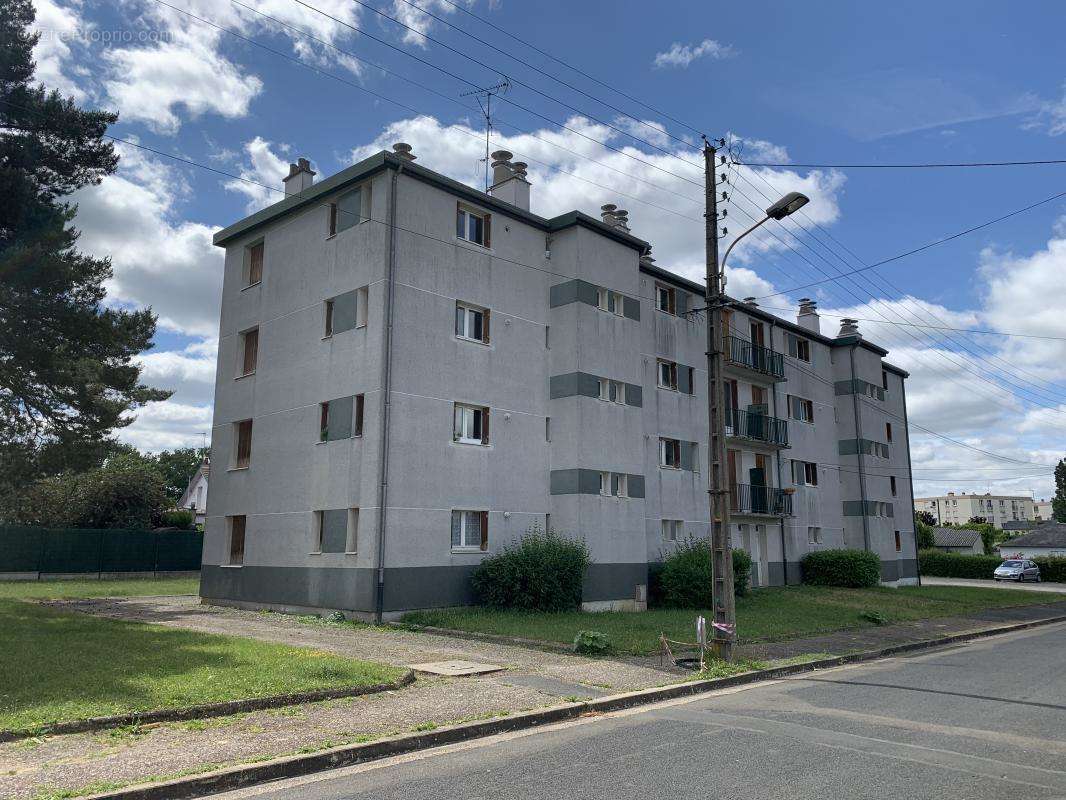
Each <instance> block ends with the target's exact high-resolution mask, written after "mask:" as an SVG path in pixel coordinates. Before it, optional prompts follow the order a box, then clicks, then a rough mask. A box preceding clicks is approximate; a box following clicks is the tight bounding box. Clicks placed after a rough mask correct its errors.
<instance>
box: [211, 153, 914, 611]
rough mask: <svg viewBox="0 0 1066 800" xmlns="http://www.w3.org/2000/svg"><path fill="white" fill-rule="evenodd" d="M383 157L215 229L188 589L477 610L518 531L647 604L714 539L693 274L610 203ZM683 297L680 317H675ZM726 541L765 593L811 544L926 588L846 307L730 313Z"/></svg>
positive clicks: (788, 576) (896, 439)
mask: <svg viewBox="0 0 1066 800" xmlns="http://www.w3.org/2000/svg"><path fill="white" fill-rule="evenodd" d="M394 150H395V152H381V153H378V154H377V155H375V156H372V157H371V158H368V159H367V160H365V161H363V162H361V163H359V164H356V165H354V166H352V167H349V168H347V169H345V170H343V171H341V172H339V173H337V174H336V175H333V176H331V177H329V178H327V179H325V180H323V181H321V182H317V183H316V182H314V180H313V177H314V175H313V173H312V172H311V171H310V166H309V165H308V163H307V162H306V161H304V160H301V161H300V162H299V163H298V164H295V165H293V166H292V168H291V174H290V176H289V177H288V178H287V179H286V190H287V193H288V196H287V197H286V198H285V199H284V200H282V201H280V202H278V203H276V204H274V205H272V206H270V207H269V208H266V209H264V210H262V211H260V212H258V213H256V214H253V215H252V216H250V217H248V218H247V219H244V220H242V221H240V222H238V223H236V224H234V225H232V226H230V227H229V228H226V229H225V230H222V231H220V232H219V233H218V234H217V235H216V236H215V243H216V244H217V245H219V246H221V247H224V248H225V250H226V259H225V279H224V289H223V301H222V317H221V326H220V344H219V357H218V370H217V379H216V392H215V422H214V431H213V437H212V455H213V460H214V465H215V468H214V471H213V474H212V476H211V480H212V485H211V493H210V499H209V508H208V520H207V526H206V528H207V532H206V541H205V548H204V565H203V573H202V583H201V594H202V595H203V597H204V598H205V600H207V601H209V602H215V603H227V604H236V605H247V606H254V607H272V608H279V609H286V610H297V609H314V610H320V609H336V610H342V611H345V612H349V613H351V614H354V615H357V616H362V617H374V616H378V615H380V616H384V617H390V616H395V615H397V614H399V613H402V612H403V611H405V610H408V609H416V608H425V607H434V606H449V605H458V604H464V603H469V602H470V601H471V599H472V598H471V593H470V586H469V578H470V574H471V572H472V570H473V569H474V568H475V567H476V566H477V565H478V563H480V561H481V560H482V559H484V558H485V557H486V556H489V555H492V554H493V553H497V552H499V551H500V549H501V548H502V547H504V546H506V545H507V544H508V543H510V542H513V541H515V540H516V539H517V538H518V537H520V536H521V535H522V534H523V533H524V532H525V531H526V530H527V529H529V528H530V527H531V526H534V525H536V526H539V527H541V528H550V529H554V530H556V531H558V532H560V533H563V534H566V535H570V536H577V537H581V538H583V539H584V540H585V541H586V543H587V544H588V547H589V549H590V551H591V555H592V559H593V564H592V566H591V568H590V571H589V574H588V576H587V578H586V582H585V597H584V600H585V605H586V607H588V608H631V609H632V608H642V607H644V605H645V604H646V602H647V588H648V581H649V574H650V573H651V572H652V571H654V570H655V568H656V566H657V564H659V563H660V562H661V560H662V557H663V555H664V554H665V553H669V552H670V551H671V550H672V549H673V548H675V547H677V543H678V542H680V541H683V540H684V539H685V538H686V537H690V536H692V537H706V536H708V533H709V527H710V526H709V514H708V475H707V459H708V451H707V441H708V435H707V432H708V427H707V372H706V360H705V351H706V344H705V341H706V333H707V331H706V324H707V322H706V320H707V315H706V314H704V313H699V312H700V311H701V309H702V308H703V306H704V300H703V289H702V287H701V286H700V285H698V284H696V283H693V282H691V281H689V280H686V279H685V278H682V277H681V276H679V275H676V274H674V273H672V272H669V271H667V270H664V269H662V268H660V267H658V266H656V265H655V263H654V259H653V258H652V257H651V246H650V245H649V244H648V242H646V241H643V240H641V239H639V238H637V237H635V236H634V235H632V233H631V232H630V229H629V226H628V221H627V215H626V212H624V211H621V210H618V209H616V208H615V207H613V206H606V207H604V209H603V214H602V216H601V218H599V219H597V218H594V217H591V216H588V215H586V214H583V213H580V212H577V211H572V212H569V213H567V214H563V215H561V216H558V217H553V218H550V219H547V218H544V217H540V216H537V215H535V214H532V213H531V212H530V211H529V196H530V184H529V181H528V179H527V176H526V171H525V165H524V164H521V163H511V161H510V154H509V153H502V152H501V153H497V154H495V155H494V158H495V159H496V161H495V163H494V165H493V169H494V179H495V184H494V186H493V187H492V189H491V190H490V192H488V193H485V192H481V191H478V190H475V189H473V188H471V187H469V186H465V185H463V184H461V183H457V182H456V181H453V180H451V179H449V178H447V177H445V176H443V175H440V174H438V173H436V172H433V171H431V170H429V169H426V168H424V167H421V166H420V165H418V164H416V163H414V155H413V154H412V153H411V152H410V147H408V146H406V145H397V146H396V147H395V148H394ZM690 312H692V313H690ZM723 333H724V334H725V336H726V339H725V341H726V347H727V367H726V371H727V377H728V391H727V397H728V400H727V402H728V408H727V413H726V426H727V430H726V433H727V440H728V447H729V457H728V470H729V475H730V498H729V499H730V504H731V509H732V511H731V514H732V518H731V532H732V538H733V542H734V545H735V546H736V547H743V548H744V549H745V550H747V551H748V552H749V553H751V555H752V558H753V560H754V566H753V575H752V578H753V582H754V584H755V585H756V586H767V585H779V584H784V583H786V582H787V583H796V582H798V581H799V578H800V570H799V561H800V559H801V558H802V557H803V555H804V554H805V553H807V552H810V551H811V550H818V549H822V548H833V547H845V546H846V547H856V548H864V549H867V550H870V551H872V552H875V553H877V554H878V556H879V558H880V560H881V565H882V577H883V579H884V581H886V582H888V583H896V582H902V583H908V582H912V581H913V580H914V578H915V576H916V560H915V558H916V556H915V548H914V529H913V523H912V515H911V512H910V509H911V507H912V505H913V500H912V492H911V483H910V478H909V475H910V472H909V450H908V440H907V425H906V398H905V391H904V379H905V378H906V376H907V374H906V373H905V372H904V371H903V370H900V369H898V368H897V367H894V366H892V365H891V364H889V363H887V362H886V361H885V360H884V358H885V356H886V355H887V353H886V351H885V350H884V349H882V348H880V347H878V346H877V345H876V344H873V343H871V342H869V341H867V340H866V339H864V338H863V336H862V335H861V334H860V333H859V331H858V329H857V328H856V327H855V324H854V322H853V321H850V320H849V321H846V322H845V324H844V326H843V327H842V329H841V330H840V332H839V333H838V334H837V335H825V334H822V333H821V330H820V324H819V318H818V314H817V309H816V307H815V305H814V304H813V303H811V302H809V301H808V302H806V303H804V305H803V308H802V309H801V313H800V315H799V317H798V319H797V320H795V321H792V320H786V319H782V318H779V317H776V316H774V315H772V314H769V313H767V312H766V311H765V310H763V309H761V308H759V307H758V306H757V305H755V303H754V302H736V301H731V302H730V305H729V308H728V310H727V312H726V314H725V322H724V330H723Z"/></svg>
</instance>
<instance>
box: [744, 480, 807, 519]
mask: <svg viewBox="0 0 1066 800" xmlns="http://www.w3.org/2000/svg"><path fill="white" fill-rule="evenodd" d="M729 510H730V511H731V512H732V513H734V514H766V515H768V516H774V517H791V516H792V495H791V494H789V493H787V492H786V491H785V490H784V489H775V488H774V487H772V486H752V485H751V484H747V483H737V484H734V485H732V486H730V487H729Z"/></svg>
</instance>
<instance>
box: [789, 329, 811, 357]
mask: <svg viewBox="0 0 1066 800" xmlns="http://www.w3.org/2000/svg"><path fill="white" fill-rule="evenodd" d="M785 344H786V345H787V346H788V354H789V355H790V356H792V357H793V358H795V359H797V360H798V361H806V362H807V363H810V360H811V343H810V340H809V339H803V338H801V337H799V336H796V335H795V334H793V333H786V334H785Z"/></svg>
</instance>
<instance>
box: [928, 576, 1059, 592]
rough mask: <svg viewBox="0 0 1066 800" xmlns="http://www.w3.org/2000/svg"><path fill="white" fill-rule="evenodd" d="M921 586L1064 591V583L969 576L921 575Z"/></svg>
mask: <svg viewBox="0 0 1066 800" xmlns="http://www.w3.org/2000/svg"><path fill="white" fill-rule="evenodd" d="M922 585H923V586H976V587H977V588H979V589H1021V590H1022V591H1025V592H1058V593H1063V592H1066V584H1062V583H1043V582H1041V583H1037V582H1036V581H1025V582H1024V583H1016V582H1015V581H994V580H987V581H981V580H976V579H971V578H933V577H928V576H924V575H923V576H922Z"/></svg>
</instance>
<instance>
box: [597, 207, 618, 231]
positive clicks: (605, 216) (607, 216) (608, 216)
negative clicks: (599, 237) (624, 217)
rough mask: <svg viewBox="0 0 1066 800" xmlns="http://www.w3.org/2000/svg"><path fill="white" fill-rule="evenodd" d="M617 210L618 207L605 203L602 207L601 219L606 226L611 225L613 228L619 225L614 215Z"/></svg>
mask: <svg viewBox="0 0 1066 800" xmlns="http://www.w3.org/2000/svg"><path fill="white" fill-rule="evenodd" d="M617 209H618V206H616V205H615V204H614V203H604V204H603V205H602V206H600V219H602V220H603V224H604V225H610V226H611V227H612V228H613V227H615V226H616V225H618V218H617V217H615V215H614V212H615V211H616V210H617Z"/></svg>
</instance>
